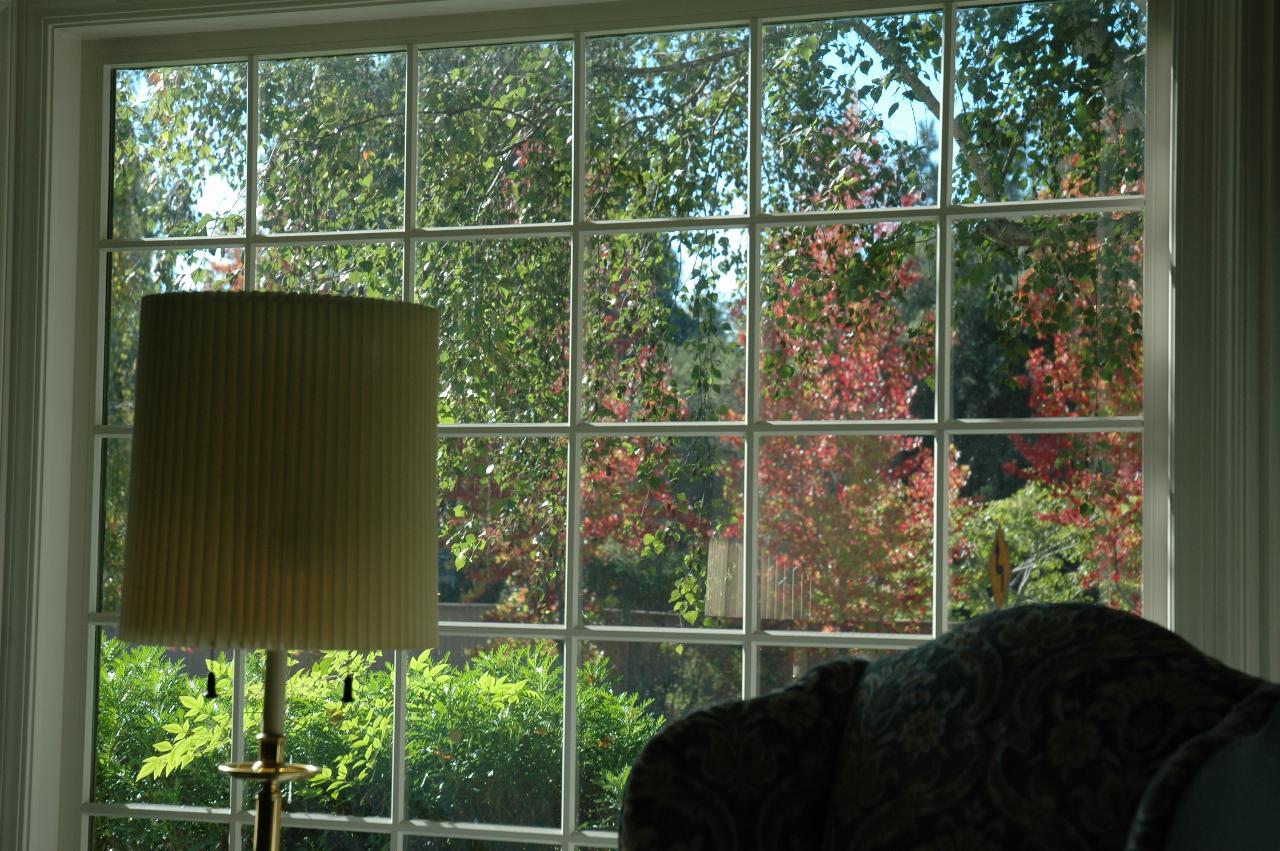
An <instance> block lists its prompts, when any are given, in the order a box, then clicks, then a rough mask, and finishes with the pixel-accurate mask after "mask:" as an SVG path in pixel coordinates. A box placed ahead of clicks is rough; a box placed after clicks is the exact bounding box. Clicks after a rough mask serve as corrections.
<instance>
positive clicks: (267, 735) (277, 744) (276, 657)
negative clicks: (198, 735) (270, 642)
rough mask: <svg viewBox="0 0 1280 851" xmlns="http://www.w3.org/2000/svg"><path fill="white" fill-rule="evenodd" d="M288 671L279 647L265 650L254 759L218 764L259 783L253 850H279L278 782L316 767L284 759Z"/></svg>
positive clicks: (302, 775) (303, 775)
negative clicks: (265, 666) (265, 667)
mask: <svg viewBox="0 0 1280 851" xmlns="http://www.w3.org/2000/svg"><path fill="white" fill-rule="evenodd" d="M288 670H289V669H288V659H287V658H286V656H285V652H284V651H283V650H268V651H267V670H266V676H265V677H264V679H263V684H262V685H263V687H262V732H261V733H259V734H258V759H257V760H256V761H254V762H236V763H231V764H229V765H220V766H218V770H219V771H221V772H223V773H224V774H229V775H231V776H232V777H238V778H240V779H241V780H253V781H257V782H259V783H261V784H262V788H261V789H260V790H258V812H257V816H256V817H255V819H254V824H253V851H280V813H281V809H282V802H281V799H280V784H282V783H288V782H290V781H292V780H303V779H305V778H307V777H310V776H311V775H313V774H315V773H316V772H317V771H319V770H320V769H319V768H317V767H316V766H314V765H297V764H290V763H286V762H285V761H284V692H285V681H286V680H287V679H288Z"/></svg>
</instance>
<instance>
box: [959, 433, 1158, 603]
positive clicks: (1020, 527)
mask: <svg viewBox="0 0 1280 851" xmlns="http://www.w3.org/2000/svg"><path fill="white" fill-rule="evenodd" d="M950 479H951V496H950V499H951V508H950V532H949V541H950V545H951V553H950V562H951V612H950V615H951V619H952V620H954V621H961V620H966V619H968V618H970V617H973V616H975V615H979V614H982V613H984V612H988V611H991V610H992V609H993V608H997V603H1000V602H1002V603H1003V604H1004V605H1005V606H1009V605H1015V604H1017V603H1030V602H1064V601H1082V602H1094V603H1101V604H1103V605H1107V606H1111V607H1113V608H1118V609H1124V610H1126V611H1133V612H1137V613H1141V611H1142V436H1141V435H1140V434H1137V433H1133V432H1098V433H1085V434H1008V435H960V436H957V437H955V438H954V443H953V448H952V474H951V476H950ZM999 533H1003V535H1004V539H1005V544H1006V546H1007V547H1008V553H1009V560H1008V561H1009V564H1008V568H1009V571H1010V576H1009V579H1008V582H1007V590H1006V591H1004V593H1003V594H1001V593H999V592H998V591H997V585H998V584H1002V583H1003V582H1004V580H1003V578H1002V575H1001V574H1003V573H1004V570H1003V569H1000V570H998V571H997V572H996V573H995V574H994V575H993V571H992V568H991V566H990V560H991V556H992V551H993V550H994V548H995V541H996V536H997V534H999ZM1000 597H1003V599H1002V600H1001V599H999V598H1000Z"/></svg>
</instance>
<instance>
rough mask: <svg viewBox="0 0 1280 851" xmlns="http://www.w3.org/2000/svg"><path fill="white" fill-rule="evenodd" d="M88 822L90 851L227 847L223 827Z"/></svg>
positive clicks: (186, 823) (221, 850)
mask: <svg viewBox="0 0 1280 851" xmlns="http://www.w3.org/2000/svg"><path fill="white" fill-rule="evenodd" d="M91 821H92V823H93V827H92V832H93V841H92V843H91V844H90V846H89V847H90V848H91V849H92V851H124V849H131V848H153V849H157V851H160V849H168V848H182V849H184V851H185V849H190V851H225V849H227V848H228V847H230V846H229V844H228V836H229V831H228V829H227V825H225V824H210V823H208V822H199V821H157V820H155V819H141V818H136V819H134V818H101V817H98V816H95V817H94V818H93V819H92V820H91ZM245 847H246V848H249V847H252V846H250V845H246V846H245Z"/></svg>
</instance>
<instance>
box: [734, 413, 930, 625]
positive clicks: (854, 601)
mask: <svg viewBox="0 0 1280 851" xmlns="http://www.w3.org/2000/svg"><path fill="white" fill-rule="evenodd" d="M933 464H934V460H933V440H932V438H928V437H916V436H910V435H889V436H867V437H862V436H858V437H851V436H836V435H823V436H818V437H766V438H764V439H763V440H762V441H761V443H760V460H759V475H760V491H759V494H760V520H759V536H760V539H759V540H760V546H759V552H760V564H759V573H758V575H759V593H758V600H759V605H760V617H761V621H762V623H763V625H764V627H765V628H766V629H807V630H823V631H830V630H832V629H835V630H839V631H844V632H889V633H927V632H930V631H931V630H932V628H933V624H932V617H933V489H934V484H933Z"/></svg>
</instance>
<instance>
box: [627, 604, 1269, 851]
mask: <svg viewBox="0 0 1280 851" xmlns="http://www.w3.org/2000/svg"><path fill="white" fill-rule="evenodd" d="M1260 685H1262V683H1261V681H1259V680H1257V679H1254V678H1252V677H1249V676H1247V675H1244V674H1241V673H1238V672H1236V671H1232V670H1231V669H1229V668H1227V667H1225V666H1223V665H1221V664H1220V663H1218V662H1216V661H1214V660H1212V659H1210V658H1209V657H1207V656H1205V655H1203V654H1201V653H1200V652H1199V651H1197V650H1195V649H1194V648H1192V647H1191V645H1189V644H1187V643H1186V642H1185V641H1183V640H1182V639H1181V638H1178V637H1177V636H1175V635H1174V634H1173V633H1171V632H1169V631H1167V630H1165V629H1163V628H1161V627H1159V626H1156V625H1154V624H1151V623H1150V622H1148V621H1144V620H1142V619H1140V618H1138V617H1135V616H1132V615H1127V614H1123V613H1118V612H1115V611H1112V610H1109V609H1105V608H1102V607H1098V606H1090V605H1083V604H1078V605H1077V604H1059V605H1028V606H1020V607H1016V608H1012V609H1007V610H1004V611H1001V612H996V613H993V614H991V615H987V616H984V617H981V618H975V619H974V620H972V621H970V622H968V623H966V624H963V625H961V626H958V627H956V628H955V629H954V630H952V631H951V632H950V633H948V634H947V635H945V636H943V637H942V638H939V639H937V640H935V641H932V642H929V643H928V644H926V645H923V646H921V647H918V648H916V649H914V650H911V651H908V652H904V653H900V654H897V655H894V656H889V657H884V658H881V659H878V660H876V661H875V662H872V663H867V662H865V661H862V660H849V661H842V662H837V663H831V664H828V665H826V666H823V667H820V668H817V669H815V670H814V671H813V672H811V673H810V674H809V675H808V676H807V677H806V678H805V679H804V680H803V681H801V682H800V683H799V684H798V685H796V686H793V687H792V688H790V689H786V690H784V691H781V692H778V693H775V694H772V695H766V696H764V697H761V698H757V699H755V700H752V701H746V702H737V703H733V704H728V705H724V706H720V707H715V708H712V709H710V710H706V711H703V712H699V713H695V714H693V715H691V716H689V717H688V718H686V719H685V720H683V721H681V722H678V723H677V724H673V725H672V726H671V727H669V728H668V729H667V730H666V731H664V732H663V733H661V734H659V736H658V737H657V738H656V739H655V740H654V741H653V742H652V743H651V744H650V746H649V747H648V748H646V750H645V751H644V752H643V753H642V754H641V756H640V758H639V760H638V761H637V763H636V765H635V767H634V768H633V770H632V774H631V778H630V782H629V784H628V788H627V791H626V795H625V800H624V806H623V815H622V823H621V833H622V848H623V849H625V851H659V849H661V850H662V851H673V850H674V849H700V851H712V849H717V850H718V851H719V850H722V851H729V849H734V850H735V851H738V849H761V851H765V849H801V848H804V849H825V851H845V850H846V849H849V851H853V849H857V851H867V849H893V851H916V850H917V849H919V851H923V849H939V851H978V850H979V849H1020V850H1021V849H1046V851H1053V849H1082V851H1083V849H1088V851H1099V849H1117V851H1119V849H1123V848H1124V847H1125V842H1126V836H1127V835H1128V833H1129V828H1130V824H1131V822H1132V821H1133V819H1134V813H1135V811H1136V810H1137V809H1138V804H1139V801H1140V800H1141V799H1142V796H1143V793H1144V791H1145V790H1146V789H1147V787H1148V785H1149V784H1150V783H1151V780H1152V778H1153V777H1154V776H1155V775H1156V773H1157V771H1158V770H1159V769H1160V767H1161V765H1162V764H1163V763H1164V762H1165V761H1166V760H1168V759H1169V758H1170V756H1171V755H1172V754H1173V753H1174V752H1175V751H1176V750H1177V749H1178V748H1179V746H1181V745H1182V744H1183V743H1184V742H1186V741H1187V740H1189V739H1191V738H1193V737H1195V736H1197V735H1199V734H1201V733H1204V732H1205V731H1207V730H1210V729H1212V728H1213V727H1215V726H1216V725H1217V724H1218V723H1219V722H1220V721H1221V720H1222V719H1223V718H1224V717H1226V716H1227V715H1228V713H1230V712H1231V710H1232V708H1233V707H1234V706H1235V705H1236V704H1237V703H1239V702H1240V701H1241V700H1243V699H1244V698H1246V697H1247V696H1248V695H1249V694H1251V693H1252V692H1254V691H1255V690H1256V689H1257V688H1258V687H1259V686H1260Z"/></svg>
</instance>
